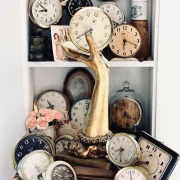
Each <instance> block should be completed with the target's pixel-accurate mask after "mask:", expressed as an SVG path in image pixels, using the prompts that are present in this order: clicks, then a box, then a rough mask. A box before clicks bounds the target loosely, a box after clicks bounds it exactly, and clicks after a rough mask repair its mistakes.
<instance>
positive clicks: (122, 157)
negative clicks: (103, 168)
mask: <svg viewBox="0 0 180 180" xmlns="http://www.w3.org/2000/svg"><path fill="white" fill-rule="evenodd" d="M106 149H107V153H108V156H109V158H110V160H112V162H113V163H114V164H116V165H118V166H120V167H125V166H129V165H131V164H134V163H135V162H136V161H137V159H138V157H139V154H140V150H139V145H138V143H137V142H136V141H135V139H133V137H131V136H130V135H128V134H125V133H118V134H116V135H115V136H113V137H112V139H111V140H110V141H109V143H107V145H106Z"/></svg>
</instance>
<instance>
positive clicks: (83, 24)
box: [70, 7, 112, 52]
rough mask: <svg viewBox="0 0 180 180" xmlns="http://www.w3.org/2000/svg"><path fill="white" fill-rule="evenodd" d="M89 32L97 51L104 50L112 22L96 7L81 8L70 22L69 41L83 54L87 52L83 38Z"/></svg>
mask: <svg viewBox="0 0 180 180" xmlns="http://www.w3.org/2000/svg"><path fill="white" fill-rule="evenodd" d="M87 22H88V23H87ZM89 32H91V33H92V37H93V39H94V41H95V44H96V48H97V50H102V49H103V48H105V47H106V46H107V45H108V43H109V41H110V40H111V35H112V22H111V20H110V18H109V16H108V15H107V14H106V13H105V12H104V11H103V10H102V9H100V8H96V7H89V8H83V9H81V10H80V11H78V12H77V13H76V14H75V15H74V16H73V17H72V19H71V22H70V36H71V40H72V41H73V43H74V44H75V45H76V46H77V47H78V48H79V49H81V50H82V51H85V52H89V47H88V44H87V42H86V38H85V35H86V34H87V33H89Z"/></svg>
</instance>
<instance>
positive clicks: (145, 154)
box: [138, 137, 172, 180]
mask: <svg viewBox="0 0 180 180" xmlns="http://www.w3.org/2000/svg"><path fill="white" fill-rule="evenodd" d="M138 143H139V146H140V150H141V155H140V159H139V160H138V165H139V166H141V167H143V168H144V169H146V170H147V172H148V173H149V174H150V176H151V178H152V180H157V179H161V176H162V175H163V173H164V171H165V170H166V168H167V166H168V164H169V162H170V161H171V159H172V156H171V155H170V154H168V153H166V152H165V151H163V150H162V149H160V148H159V147H157V146H156V145H154V144H153V143H151V142H149V141H148V140H147V139H144V138H143V137H140V139H139V141H138Z"/></svg>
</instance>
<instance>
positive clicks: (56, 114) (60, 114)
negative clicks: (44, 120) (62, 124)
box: [52, 110, 63, 122]
mask: <svg viewBox="0 0 180 180" xmlns="http://www.w3.org/2000/svg"><path fill="white" fill-rule="evenodd" d="M52 112H53V114H54V119H56V120H57V121H58V122H59V121H61V120H62V118H63V114H62V113H61V112H58V111H56V110H53V111H52Z"/></svg>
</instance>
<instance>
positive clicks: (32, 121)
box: [26, 116, 37, 131]
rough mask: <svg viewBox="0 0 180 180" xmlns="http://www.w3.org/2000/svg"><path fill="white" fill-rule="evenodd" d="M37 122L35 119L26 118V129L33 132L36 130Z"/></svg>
mask: <svg viewBox="0 0 180 180" xmlns="http://www.w3.org/2000/svg"><path fill="white" fill-rule="evenodd" d="M36 125H37V122H36V118H35V117H32V116H31V117H28V118H27V120H26V127H27V128H30V130H31V131H33V130H34V129H35V128H36Z"/></svg>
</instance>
